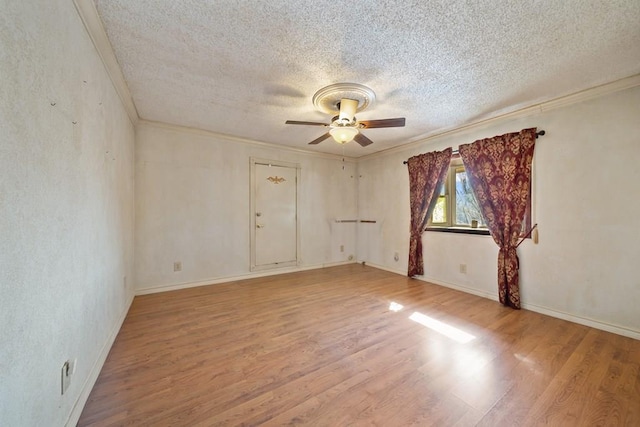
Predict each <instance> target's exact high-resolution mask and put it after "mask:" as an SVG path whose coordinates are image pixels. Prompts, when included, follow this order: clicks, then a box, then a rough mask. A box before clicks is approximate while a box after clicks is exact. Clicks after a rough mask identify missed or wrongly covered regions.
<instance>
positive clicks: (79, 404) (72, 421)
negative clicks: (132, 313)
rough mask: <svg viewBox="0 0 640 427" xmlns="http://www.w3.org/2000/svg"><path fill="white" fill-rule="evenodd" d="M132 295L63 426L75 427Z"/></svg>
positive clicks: (122, 320)
mask: <svg viewBox="0 0 640 427" xmlns="http://www.w3.org/2000/svg"><path fill="white" fill-rule="evenodd" d="M133 297H134V295H131V296H130V297H129V301H128V303H127V305H126V307H125V309H124V310H123V311H122V313H120V317H119V318H118V321H117V322H116V324H115V326H114V327H113V329H112V330H111V333H110V334H109V338H107V341H106V342H105V343H104V345H103V346H102V348H101V349H100V353H99V354H98V358H97V359H96V361H95V363H94V364H93V367H92V368H91V371H90V372H89V376H88V377H87V380H86V381H85V382H84V384H83V385H82V390H81V391H80V395H79V396H78V398H77V399H76V402H75V404H74V405H73V409H72V410H71V414H69V418H68V419H67V422H66V423H65V427H75V426H76V425H77V424H78V421H79V420H80V415H82V410H83V409H84V405H85V404H86V403H87V400H88V399H89V395H90V394H91V390H93V386H94V385H95V383H96V381H97V380H98V376H99V375H100V371H101V370H102V367H103V366H104V362H105V361H106V360H107V356H108V355H109V351H111V346H113V343H114V342H115V340H116V337H117V336H118V332H120V328H121V327H122V324H123V323H124V319H125V318H126V317H127V313H128V312H129V309H130V308H131V303H133Z"/></svg>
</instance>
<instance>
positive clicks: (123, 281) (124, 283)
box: [122, 276, 127, 289]
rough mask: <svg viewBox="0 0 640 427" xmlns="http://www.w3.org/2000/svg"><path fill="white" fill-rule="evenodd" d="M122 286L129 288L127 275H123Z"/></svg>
mask: <svg viewBox="0 0 640 427" xmlns="http://www.w3.org/2000/svg"><path fill="white" fill-rule="evenodd" d="M122 286H123V287H124V288H125V289H126V288H127V276H122Z"/></svg>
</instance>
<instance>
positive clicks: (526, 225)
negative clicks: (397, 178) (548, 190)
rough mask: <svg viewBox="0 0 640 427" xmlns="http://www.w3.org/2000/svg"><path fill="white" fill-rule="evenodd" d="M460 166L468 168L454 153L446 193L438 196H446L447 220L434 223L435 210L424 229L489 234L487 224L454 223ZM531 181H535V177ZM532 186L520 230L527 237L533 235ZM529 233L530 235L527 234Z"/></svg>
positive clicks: (446, 181) (448, 172)
mask: <svg viewBox="0 0 640 427" xmlns="http://www.w3.org/2000/svg"><path fill="white" fill-rule="evenodd" d="M460 168H462V169H463V170H466V169H465V167H464V163H463V162H462V158H461V157H460V155H459V154H454V156H453V157H452V158H451V161H450V163H449V169H448V171H447V177H446V178H445V181H444V183H443V188H444V194H443V195H439V196H438V198H444V200H445V206H444V210H445V217H446V221H445V222H438V223H434V222H433V212H432V213H431V216H430V217H429V220H428V222H427V226H426V228H425V229H424V231H437V232H445V233H462V234H476V235H485V236H489V235H490V234H491V233H490V232H489V229H488V228H487V227H486V225H482V226H481V225H479V224H478V227H476V228H473V227H471V225H467V224H456V223H454V220H455V218H456V217H455V215H456V210H455V203H456V194H455V188H456V173H457V171H459V170H460ZM531 181H533V179H532V180H531ZM532 186H533V183H532V182H530V183H529V191H528V193H529V194H528V198H527V206H526V210H525V216H524V221H523V222H522V228H521V230H520V237H526V238H530V237H531V236H530V234H531V233H530V230H531V214H532V208H531V204H532V200H531V199H532V197H531V193H532V190H531V188H532ZM436 203H437V202H436ZM527 233H528V235H526V234H527ZM525 235H526V236H525Z"/></svg>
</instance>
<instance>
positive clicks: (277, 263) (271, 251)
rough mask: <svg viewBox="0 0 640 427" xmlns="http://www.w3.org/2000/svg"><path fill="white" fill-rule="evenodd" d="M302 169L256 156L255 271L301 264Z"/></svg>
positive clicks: (253, 251) (254, 187) (253, 194)
mask: <svg viewBox="0 0 640 427" xmlns="http://www.w3.org/2000/svg"><path fill="white" fill-rule="evenodd" d="M298 170H299V168H298V167H297V165H288V164H284V163H281V162H280V163H279V162H268V161H267V162H260V161H257V160H253V159H252V171H253V174H252V175H253V183H252V188H253V189H254V191H253V192H252V202H253V203H252V217H253V218H252V221H251V226H252V228H253V230H252V233H251V234H252V243H253V244H252V257H251V269H252V270H258V269H264V268H276V267H285V266H292V265H297V263H298V224H297V219H298V215H297V186H298Z"/></svg>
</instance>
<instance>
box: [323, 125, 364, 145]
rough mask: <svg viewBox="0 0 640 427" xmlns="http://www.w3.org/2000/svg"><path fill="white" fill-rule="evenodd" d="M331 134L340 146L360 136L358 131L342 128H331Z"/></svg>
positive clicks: (352, 128)
mask: <svg viewBox="0 0 640 427" xmlns="http://www.w3.org/2000/svg"><path fill="white" fill-rule="evenodd" d="M329 133H330V134H331V136H332V137H333V139H334V140H335V141H336V142H337V143H338V144H346V143H347V142H349V141H353V138H355V137H356V135H357V134H358V129H357V128H354V127H346V126H345V127H342V126H340V127H334V128H331V130H330V131H329Z"/></svg>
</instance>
